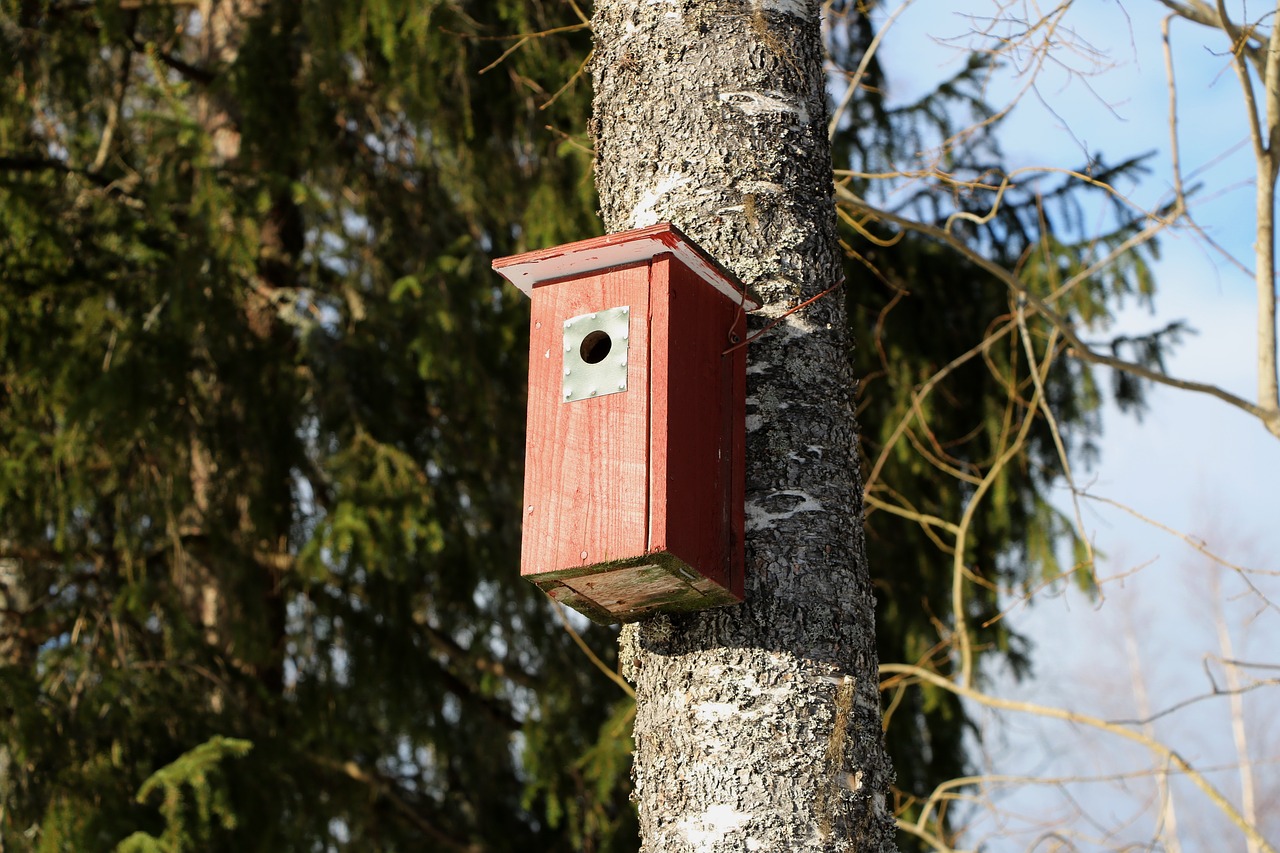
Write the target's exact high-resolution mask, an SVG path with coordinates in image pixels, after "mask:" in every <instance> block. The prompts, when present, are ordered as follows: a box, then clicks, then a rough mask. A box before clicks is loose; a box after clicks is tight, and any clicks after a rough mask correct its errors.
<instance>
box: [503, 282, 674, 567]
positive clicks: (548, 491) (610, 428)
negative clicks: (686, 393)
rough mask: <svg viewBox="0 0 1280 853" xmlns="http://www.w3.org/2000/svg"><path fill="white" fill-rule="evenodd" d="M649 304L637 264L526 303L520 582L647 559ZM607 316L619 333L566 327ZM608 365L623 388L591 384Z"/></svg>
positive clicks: (606, 380) (549, 290) (545, 290)
mask: <svg viewBox="0 0 1280 853" xmlns="http://www.w3.org/2000/svg"><path fill="white" fill-rule="evenodd" d="M648 297H649V267H648V264H647V263H646V264H641V265H637V266H630V267H623V268H621V269H613V270H606V271H603V272H600V273H598V274H594V275H588V276H584V277H581V278H576V279H568V280H564V281H561V282H558V283H556V284H551V285H544V286H543V287H540V288H539V289H538V293H537V296H536V298H535V299H534V300H533V310H532V318H531V320H530V324H529V352H530V357H529V390H530V393H529V419H528V426H527V434H528V436H529V439H528V443H527V444H526V447H525V495H526V499H525V502H524V518H523V523H524V532H523V542H522V546H521V551H522V554H521V566H522V567H523V573H524V574H535V575H536V574H538V573H539V572H540V571H546V568H547V567H550V566H554V567H558V568H563V567H567V566H575V567H576V566H583V565H592V564H596V563H608V562H613V561H616V560H619V559H622V558H625V557H633V556H635V555H637V554H642V553H644V552H645V549H646V545H647V540H648V501H649V494H648V492H649V471H648V459H649V447H648V445H649V401H648V375H649V374H648V361H649V324H648V320H647V314H648V308H649V304H648ZM606 312H614V313H615V314H621V315H622V317H623V318H624V319H623V320H622V321H621V323H620V325H621V326H622V333H621V334H618V333H617V332H618V330H617V329H615V330H614V332H615V333H614V334H609V332H608V331H606V330H604V328H603V326H602V328H601V329H596V330H594V331H592V332H588V333H587V334H585V335H583V334H582V332H581V331H580V330H578V329H575V326H579V325H580V326H597V325H602V324H600V323H599V322H598V321H599V320H600V319H601V317H600V315H602V314H604V313H606ZM606 342H607V343H606ZM606 347H607V349H606ZM602 351H603V352H602ZM620 353H621V358H620V359H619V354H620ZM610 356H612V359H613V360H614V361H615V362H616V363H617V364H618V366H620V367H621V369H622V370H623V371H625V374H624V376H625V385H626V387H625V388H623V389H619V388H618V385H619V384H623V383H621V382H618V381H614V380H613V379H612V377H609V376H606V377H603V379H600V378H597V377H594V376H591V375H589V370H590V369H591V368H594V367H595V366H597V365H599V364H601V363H602V362H604V361H606V360H607V359H609V357H610Z"/></svg>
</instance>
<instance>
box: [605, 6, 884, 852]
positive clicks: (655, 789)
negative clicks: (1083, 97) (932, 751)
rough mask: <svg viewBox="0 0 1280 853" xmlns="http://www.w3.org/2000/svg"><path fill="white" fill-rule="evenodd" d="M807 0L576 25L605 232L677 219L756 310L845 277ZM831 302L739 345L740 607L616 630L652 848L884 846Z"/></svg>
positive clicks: (638, 14) (785, 305)
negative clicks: (586, 69)
mask: <svg viewBox="0 0 1280 853" xmlns="http://www.w3.org/2000/svg"><path fill="white" fill-rule="evenodd" d="M820 5H821V4H820V2H818V0H661V2H647V3H639V2H636V0H597V2H596V10H595V15H594V20H593V22H592V23H593V27H594V30H595V37H596V59H595V66H594V81H595V91H596V96H595V119H594V122H595V124H594V130H595V133H596V154H597V164H596V180H597V185H598V188H599V191H600V198H601V208H602V211H601V212H602V215H603V217H604V220H605V224H606V227H607V228H608V229H609V230H610V231H619V230H624V229H628V228H637V227H642V226H646V225H651V224H653V223H655V222H658V221H663V220H670V221H672V222H674V223H676V225H678V226H679V227H680V228H681V229H683V230H684V231H685V232H686V233H688V234H689V235H690V236H691V237H693V238H694V239H695V240H696V241H697V242H698V243H700V244H701V245H702V246H703V247H704V248H706V249H707V250H708V251H710V252H711V254H712V255H714V256H715V257H716V258H717V259H718V260H720V261H721V262H722V263H724V264H725V265H726V266H727V267H728V268H729V269H731V270H732V271H733V272H734V273H736V274H737V275H738V276H739V277H741V278H742V280H743V281H744V282H746V283H747V284H748V286H750V287H751V288H752V289H753V290H754V291H755V292H756V293H757V294H758V295H759V296H761V297H762V300H763V302H764V305H765V307H764V309H763V310H762V311H761V312H760V314H761V315H763V317H764V318H767V317H770V316H777V315H780V314H782V313H783V312H785V311H786V310H787V309H789V308H791V307H793V306H795V305H797V304H799V303H800V302H802V301H803V300H805V299H807V298H809V297H810V296H813V295H816V294H818V293H820V292H822V291H823V290H825V289H827V288H828V287H830V286H831V285H832V284H834V283H835V282H836V281H838V279H839V276H840V269H841V263H840V255H839V246H838V243H837V238H836V230H835V218H834V217H835V212H834V206H833V202H832V189H831V185H832V184H831V182H832V176H831V154H830V148H829V145H828V142H827V137H826V132H825V129H826V99H825V92H824V76H823V72H822V64H823V48H822V39H821V31H820V16H819V10H820ZM843 299H844V296H843V293H841V292H837V293H834V294H831V295H830V296H827V297H825V298H823V299H820V300H818V301H817V302H816V303H815V304H814V305H812V306H810V307H808V308H805V309H804V310H803V311H800V312H797V313H796V314H793V315H791V316H790V317H788V318H787V319H786V320H784V321H783V322H782V324H780V325H779V326H777V327H776V328H775V329H773V330H772V331H770V332H769V333H767V334H766V335H764V337H762V338H761V339H760V340H759V341H757V342H756V343H753V344H752V345H751V346H750V347H749V349H748V368H747V372H748V399H747V505H746V518H747V542H746V550H747V599H746V602H745V603H744V604H742V605H738V606H735V607H730V608H726V609H721V610H714V611H707V612H704V613H702V614H693V615H688V616H679V617H666V616H661V617H657V618H655V619H652V620H650V621H648V622H645V623H642V624H640V625H637V626H632V627H629V628H627V629H626V630H625V631H624V634H623V638H622V642H623V657H624V665H626V666H627V667H628V669H629V676H630V678H631V679H632V681H633V682H634V683H635V685H636V692H637V704H638V710H637V716H636V724H635V739H636V754H635V770H634V774H635V783H636V797H637V800H638V804H639V810H640V824H641V833H642V836H643V843H644V849H645V850H647V851H655V852H656V851H664V853H678V851H693V850H700V851H712V850H726V851H727V850H762V851H772V850H832V851H834V850H860V851H881V850H891V849H893V822H892V816H891V815H890V814H889V812H888V809H887V805H886V794H887V791H888V785H889V782H890V781H891V778H892V770H891V769H890V767H889V764H888V759H887V758H886V756H885V753H884V749H883V742H882V737H881V728H880V710H879V691H878V687H877V660H876V651H875V642H874V624H873V612H874V611H873V601H872V592H871V585H870V581H869V578H868V573H867V565H866V557H865V552H864V549H863V535H862V522H861V518H862V503H861V484H860V481H859V475H858V468H857V455H856V450H855V433H856V430H855V425H854V416H853V392H854V383H853V378H852V375H851V370H850V366H849V360H848V347H849V346H850V345H851V342H850V341H849V340H848V335H847V332H846V323H845V314H844V310H843ZM754 322H755V324H756V325H757V326H759V325H760V324H761V318H757V320H755V321H754Z"/></svg>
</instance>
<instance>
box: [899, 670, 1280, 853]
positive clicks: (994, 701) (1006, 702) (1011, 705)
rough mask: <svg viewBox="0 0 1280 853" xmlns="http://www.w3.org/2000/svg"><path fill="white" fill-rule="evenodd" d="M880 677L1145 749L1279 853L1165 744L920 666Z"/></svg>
mask: <svg viewBox="0 0 1280 853" xmlns="http://www.w3.org/2000/svg"><path fill="white" fill-rule="evenodd" d="M880 672H881V674H885V673H889V674H894V673H897V674H901V675H904V676H909V677H911V678H914V679H917V680H919V681H923V682H926V683H928V684H932V685H933V686H935V687H940V688H942V689H943V690H947V691H950V692H951V693H954V694H955V695H957V696H961V697H963V698H965V699H969V700H971V701H973V702H977V703H978V704H980V705H985V706H986V707H988V708H998V709H1001V710H1005V711H1017V712H1019V713H1023V714H1032V715H1035V716H1038V717H1046V718H1048V719H1053V720H1063V721H1065V722H1068V723H1074V724H1076V725H1081V726H1087V727H1089V728H1092V729H1096V730H1098V731H1102V732H1107V733H1108V734H1112V735H1115V736H1117V737H1120V738H1123V739H1125V740H1129V741H1132V742H1134V743H1137V744H1139V745H1140V746H1143V747H1145V748H1146V749H1147V750H1149V751H1150V752H1152V753H1154V754H1155V755H1158V756H1160V757H1161V758H1163V759H1164V760H1166V761H1168V762H1169V763H1170V764H1172V765H1173V766H1174V767H1177V768H1178V769H1179V770H1180V771H1182V772H1183V773H1184V774H1186V776H1187V778H1188V779H1189V780H1190V781H1191V782H1192V784H1194V785H1195V786H1196V787H1197V788H1199V789H1200V790H1201V791H1202V792H1203V793H1204V794H1205V796H1207V797H1208V798H1209V799H1210V801H1212V802H1213V804H1214V805H1215V806H1217V807H1218V809H1219V811H1221V812H1222V813H1223V814H1224V815H1226V817H1227V819H1228V820H1230V821H1231V822H1232V823H1233V824H1234V825H1235V826H1236V827H1237V828H1239V829H1240V831H1241V832H1243V833H1244V834H1245V836H1246V837H1247V838H1249V839H1251V840H1252V841H1254V842H1256V843H1257V845H1258V850H1259V851H1263V853H1277V851H1276V848H1275V847H1273V846H1272V845H1271V844H1270V842H1268V841H1267V840H1266V839H1265V838H1263V837H1262V833H1261V832H1259V830H1258V828H1257V827H1256V826H1254V825H1252V824H1251V823H1249V822H1248V821H1247V820H1245V819H1244V816H1243V815H1241V814H1240V812H1239V811H1238V810H1237V809H1236V807H1235V806H1234V805H1232V804H1231V801H1230V800H1228V799H1227V798H1226V797H1225V796H1223V794H1222V792H1220V791H1219V790H1218V789H1217V788H1215V787H1214V786H1213V784H1212V783H1211V782H1210V781H1209V780H1208V779H1207V778H1206V777H1205V776H1204V774H1202V773H1200V772H1199V771H1198V770H1196V769H1195V768H1194V767H1192V766H1191V764H1190V763H1189V762H1188V761H1187V760H1186V759H1185V758H1183V757H1182V756H1181V755H1180V754H1179V753H1178V752H1177V751H1176V750H1174V749H1171V748H1170V747H1168V746H1166V745H1165V744H1164V743H1162V742H1160V741H1158V740H1156V739H1155V738H1152V737H1150V736H1148V735H1146V734H1143V733H1142V732H1137V731H1134V730H1132V729H1130V728H1126V727H1124V726H1122V725H1117V724H1116V723H1112V722H1109V721H1107V720H1104V719H1102V718H1100V717H1094V716H1090V715H1088V714H1080V713H1077V712H1075V711H1068V710H1066V709H1063V708H1055V707H1052V706H1050V705H1040V704H1037V703H1034V702H1022V701H1017V700H1013V699H1002V698H1000V697H998V696H991V695H989V694H987V693H983V692H981V691H979V690H975V689H973V688H972V687H969V686H967V685H965V684H958V683H956V682H954V681H951V680H950V679H947V678H944V677H943V676H941V675H938V674H937V673H935V672H930V671H928V670H926V669H923V668H921V667H918V666H912V665H911V664H903V663H888V664H881V665H880Z"/></svg>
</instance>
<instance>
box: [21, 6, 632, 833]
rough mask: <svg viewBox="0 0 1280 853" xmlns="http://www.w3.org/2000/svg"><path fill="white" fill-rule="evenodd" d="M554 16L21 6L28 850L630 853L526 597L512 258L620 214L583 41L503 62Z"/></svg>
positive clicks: (601, 751) (588, 722)
mask: <svg viewBox="0 0 1280 853" xmlns="http://www.w3.org/2000/svg"><path fill="white" fill-rule="evenodd" d="M550 5H551V4H545V6H544V4H542V3H538V2H525V0H498V1H497V2H495V0H484V2H478V1H477V2H469V3H462V2H427V3H421V2H415V3H404V2H401V0H374V2H333V3H331V2H324V3H319V2H304V3H297V2H293V0H288V1H287V2H267V3H263V4H259V3H251V2H234V3H233V2H230V0H227V2H218V3H213V4H201V5H200V6H199V7H198V8H197V7H196V6H194V5H189V4H185V3H178V4H169V3H163V4H161V3H157V4H151V3H145V2H144V3H136V2H130V0H104V2H99V3H64V2H53V0H3V2H2V3H0V280H2V281H3V290H2V291H0V580H3V585H0V607H2V608H3V609H0V654H2V656H3V659H2V660H0V667H2V668H0V681H2V682H3V684H2V685H0V717H2V718H3V722H2V723H0V732H2V733H3V735H2V736H3V740H2V741H0V838H2V839H3V846H4V847H5V849H14V850H22V849H49V850H54V849H74V850H107V849H111V848H113V847H115V846H116V845H118V844H121V843H123V844H124V846H125V848H126V849H145V848H147V847H148V845H150V846H151V847H153V848H156V849H174V850H176V849H188V850H191V849H200V850H217V849H236V850H244V849H266V850H291V849H304V850H314V849H387V850H391V849H406V850H409V849H445V850H447V849H463V848H466V849H472V848H482V849H486V850H521V851H524V850H557V849H560V850H578V849H596V850H605V849H616V848H618V847H619V845H621V848H622V849H625V848H627V847H629V846H633V845H634V830H633V829H632V827H633V826H634V819H633V817H632V813H631V809H630V806H629V804H628V803H627V800H626V788H625V785H624V784H622V783H621V782H619V778H620V777H619V775H618V774H617V773H613V775H612V776H611V777H610V779H611V781H606V780H602V779H600V778H593V771H592V770H591V768H590V767H584V766H582V765H580V764H575V761H578V760H579V759H580V757H581V756H584V755H587V754H588V751H589V750H590V749H592V748H593V745H595V744H596V738H597V735H598V733H599V732H600V730H601V726H602V725H603V724H604V723H605V721H606V720H607V719H609V715H610V714H613V713H615V709H614V706H615V705H616V704H617V702H618V699H619V698H621V694H620V693H619V692H618V690H617V687H616V686H614V685H613V684H612V683H610V682H609V681H608V680H607V679H605V678H604V677H603V676H602V675H601V674H600V673H598V672H596V671H594V670H592V669H591V668H590V666H588V665H585V661H584V659H583V657H582V655H581V653H580V652H579V651H578V650H577V649H576V648H575V647H574V646H573V644H572V642H571V641H570V638H569V637H568V636H567V635H566V633H565V632H564V631H563V630H562V629H561V628H560V626H559V624H558V623H557V622H556V621H554V618H552V617H551V614H550V611H549V610H548V607H547V604H546V602H545V601H544V600H543V598H542V596H541V594H540V593H539V592H538V591H537V590H536V589H535V588H533V587H532V586H531V585H527V584H522V583H521V582H520V581H519V579H518V578H517V577H516V576H515V567H516V566H517V565H518V547H517V543H518V538H517V537H518V530H519V521H518V504H519V488H520V481H519V476H520V463H521V459H522V452H523V430H522V423H523V415H524V412H523V403H522V399H523V387H524V376H525V343H524V325H525V323H527V314H526V310H527V309H526V306H525V305H524V303H523V301H522V299H521V297H520V296H519V294H517V293H514V292H513V291H508V290H504V289H503V288H501V287H499V285H498V282H497V280H496V279H495V278H494V277H493V275H492V274H491V272H490V271H489V259H490V258H491V257H492V256H494V255H497V254H504V253H509V252H513V251H520V250H522V249H524V248H527V247H530V246H534V245H543V244H547V243H555V242H561V241H565V240H569V239H574V238H577V237H580V236H582V235H583V234H584V233H590V232H591V231H592V230H593V229H595V228H597V227H598V226H597V225H596V224H595V221H594V219H593V217H591V216H590V210H591V206H590V204H589V203H587V200H588V199H589V198H590V177H589V166H590V159H589V155H588V154H586V153H584V152H582V151H580V150H579V149H577V148H575V147H572V146H567V147H563V150H561V141H562V140H561V139H560V138H558V137H557V136H556V135H555V134H552V133H548V132H547V131H546V130H545V129H544V126H545V125H547V124H549V123H551V124H556V125H562V126H565V127H568V128H583V127H585V125H586V120H587V115H586V111H587V97H586V96H587V92H586V91H585V87H584V86H582V85H579V86H577V87H576V88H571V89H569V90H567V91H566V92H565V94H564V95H562V96H561V97H560V98H558V99H557V100H556V102H555V104H554V105H552V106H551V108H550V109H547V110H545V111H543V110H540V109H539V108H540V107H541V106H544V105H546V104H547V102H548V101H549V100H550V98H549V94H548V93H553V92H555V91H556V89H558V88H559V87H560V86H562V85H563V84H565V83H566V82H567V81H569V80H570V79H571V78H572V77H573V75H574V74H575V73H576V72H577V71H578V69H579V67H580V65H581V62H582V58H583V56H584V55H585V54H586V40H587V34H586V32H585V29H584V28H582V27H578V28H577V29H576V30H572V31H567V32H565V33H563V34H562V35H561V36H560V37H559V38H555V39H535V40H532V41H531V42H529V43H528V44H527V45H525V46H523V47H522V49H521V50H520V51H518V52H516V53H515V54H513V55H512V56H511V57H510V58H509V59H508V60H507V62H506V63H505V64H504V65H502V66H501V67H499V68H497V69H495V70H494V71H492V72H489V73H486V74H481V73H479V72H480V71H481V69H483V68H484V67H485V66H486V65H489V64H490V63H492V62H493V61H494V60H495V59H497V58H498V56H499V55H500V54H501V53H502V52H503V50H504V49H506V48H507V47H508V46H510V45H511V44H512V42H511V40H500V39H497V38H496V37H498V36H508V35H510V34H512V33H521V32H536V31H541V30H545V29H549V28H552V27H556V26H562V27H572V26H573V25H575V24H578V23H580V22H579V20H578V18H577V16H576V15H575V14H574V13H573V11H572V9H571V8H570V7H568V6H564V5H562V4H555V6H554V8H548V7H549V6H550ZM588 639H589V640H590V642H592V643H593V644H594V645H595V646H596V647H597V652H598V654H600V655H601V656H602V657H603V658H605V659H606V660H608V659H609V658H610V656H611V655H612V654H613V651H612V646H613V644H612V642H611V637H610V635H609V634H608V633H607V632H599V633H596V634H593V635H592V636H590V637H589V638H588ZM617 728H618V727H617V726H613V727H612V728H611V729H609V732H610V734H611V735H612V736H611V737H610V738H609V739H607V740H605V741H603V742H602V743H600V744H598V745H595V746H594V752H592V753H591V754H592V755H594V756H595V758H594V759H591V761H594V762H596V763H597V764H600V765H601V766H603V767H606V768H608V769H610V772H612V770H614V769H616V768H617V767H619V766H622V765H624V764H625V760H626V755H627V753H628V749H629V742H628V739H627V737H626V733H625V732H622V733H620V734H619V733H618V732H617V731H616V729H617ZM219 744H221V746H220V747H216V746H215V745H219ZM232 744H235V745H237V746H236V749H237V750H238V749H239V746H238V745H239V744H245V745H246V747H247V745H252V749H251V751H248V752H247V753H246V754H243V755H241V756H240V757H236V758H234V759H231V758H224V759H222V760H221V761H219V762H218V763H217V774H216V776H217V786H216V787H214V786H213V778H214V774H213V773H212V766H208V767H206V766H205V763H204V762H206V760H208V761H212V760H213V758H214V757H215V753H217V754H218V755H220V754H221V752H218V750H227V749H231V745H232ZM202 745H203V746H202ZM237 754H239V753H237ZM162 768H165V769H162ZM595 775H596V776H598V775H599V774H595ZM622 778H624V777H622ZM148 780H150V781H148ZM140 792H141V793H140ZM160 797H162V798H163V802H162V803H161V808H160V809H159V810H157V803H156V798H160Z"/></svg>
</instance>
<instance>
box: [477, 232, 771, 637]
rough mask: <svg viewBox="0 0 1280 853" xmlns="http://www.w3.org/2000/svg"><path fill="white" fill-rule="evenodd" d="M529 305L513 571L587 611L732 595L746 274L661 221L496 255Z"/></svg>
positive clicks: (666, 606) (601, 617)
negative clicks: (519, 536)
mask: <svg viewBox="0 0 1280 853" xmlns="http://www.w3.org/2000/svg"><path fill="white" fill-rule="evenodd" d="M493 268H494V269H495V270H497V271H498V272H499V273H500V274H501V275H502V276H503V277H505V278H506V279H507V280H509V281H510V282H511V283H512V284H514V285H515V286H516V287H518V288H520V290H521V291H523V292H524V293H526V294H527V295H528V296H529V297H530V299H531V300H532V315H533V316H532V319H531V322H530V332H529V420H528V433H527V439H526V441H527V444H526V447H525V480H524V511H523V522H524V530H523V545H522V549H521V550H522V553H521V561H520V573H521V575H523V576H524V577H527V578H528V579H529V580H531V581H533V582H534V583H536V584H537V585H538V586H539V587H541V588H542V589H543V590H544V591H545V592H546V593H547V594H548V595H550V596H551V597H552V598H554V599H555V600H556V601H559V602H562V603H564V604H567V605H569V606H570V607H573V608H574V609H576V610H578V611H580V612H582V613H584V614H586V615H587V616H589V617H591V618H592V619H593V620H595V621H597V622H603V623H612V622H632V621H635V620H637V619H640V618H642V617H644V616H646V615H648V614H650V613H652V612H654V611H687V610H702V609H705V608H708V607H716V606H719V605H724V604H732V603H734V602H737V601H741V600H742V595H743V501H744V494H743V492H744V484H743V477H744V473H743V470H744V469H743V445H744V443H745V425H744V417H745V396H746V355H745V348H742V347H739V348H737V349H735V350H733V351H732V352H729V353H727V354H726V352H725V351H726V350H728V349H730V348H731V347H733V346H734V345H735V344H736V343H738V342H740V341H741V340H742V338H743V336H744V335H745V331H746V317H745V314H744V312H745V311H748V310H751V309H754V308H758V307H759V305H758V304H757V303H756V302H755V301H754V300H752V299H751V298H750V297H748V296H747V295H746V294H745V292H744V289H743V287H742V284H741V283H740V282H738V280H737V279H735V278H734V277H733V276H732V275H731V274H730V273H728V272H726V271H725V270H724V269H723V268H722V267H721V266H720V265H719V264H717V263H716V262H715V261H714V260H712V259H711V257H710V256H708V255H707V254H706V253H705V252H704V251H702V249H700V248H699V247H698V246H697V245H696V244H694V243H693V241H692V240H690V239H689V238H688V237H686V236H685V235H684V234H682V233H680V231H679V230H677V229H676V228H675V227H674V226H672V225H670V224H667V223H662V224H659V225H654V226H652V227H649V228H642V229H639V230H636V231H627V232H624V233H621V234H610V235H607V236H605V237H599V238H596V239H592V240H583V241H581V242H577V243H569V244H567V245H564V246H557V247H555V248H552V249H543V250H541V251H537V252H528V253H526V254H523V255H515V256H513V257H509V258H501V259H499V260H496V261H494V263H493Z"/></svg>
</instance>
